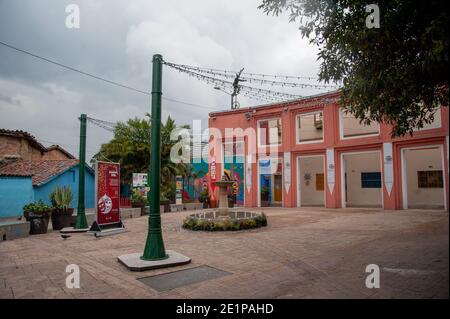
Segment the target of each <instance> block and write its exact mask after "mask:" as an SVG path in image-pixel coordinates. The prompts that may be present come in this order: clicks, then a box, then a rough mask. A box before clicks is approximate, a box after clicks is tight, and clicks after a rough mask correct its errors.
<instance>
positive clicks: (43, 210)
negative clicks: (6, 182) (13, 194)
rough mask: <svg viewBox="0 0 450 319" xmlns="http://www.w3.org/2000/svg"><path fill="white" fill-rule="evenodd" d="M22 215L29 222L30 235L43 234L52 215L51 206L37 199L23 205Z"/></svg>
mask: <svg viewBox="0 0 450 319" xmlns="http://www.w3.org/2000/svg"><path fill="white" fill-rule="evenodd" d="M23 215H24V217H25V219H26V220H27V221H29V222H30V235H36V234H45V233H46V232H47V228H48V222H49V220H50V216H51V215H52V207H51V206H49V205H46V204H45V203H44V202H43V201H42V200H39V201H37V202H33V203H29V204H27V205H25V206H24V207H23Z"/></svg>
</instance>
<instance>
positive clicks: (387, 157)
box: [383, 143, 394, 196]
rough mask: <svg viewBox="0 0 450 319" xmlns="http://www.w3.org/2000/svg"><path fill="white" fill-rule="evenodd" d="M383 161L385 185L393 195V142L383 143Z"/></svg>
mask: <svg viewBox="0 0 450 319" xmlns="http://www.w3.org/2000/svg"><path fill="white" fill-rule="evenodd" d="M383 163H384V168H383V171H384V186H385V187H386V190H387V192H388V194H389V196H391V191H392V186H393V185H394V161H393V157H392V143H383Z"/></svg>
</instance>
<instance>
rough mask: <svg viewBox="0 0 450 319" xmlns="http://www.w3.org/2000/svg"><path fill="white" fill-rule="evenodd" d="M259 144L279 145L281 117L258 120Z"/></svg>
mask: <svg viewBox="0 0 450 319" xmlns="http://www.w3.org/2000/svg"><path fill="white" fill-rule="evenodd" d="M258 144H259V146H270V145H281V119H279V118H277V119H270V120H260V121H258Z"/></svg>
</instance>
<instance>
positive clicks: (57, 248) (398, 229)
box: [0, 208, 449, 299]
mask: <svg viewBox="0 0 450 319" xmlns="http://www.w3.org/2000/svg"><path fill="white" fill-rule="evenodd" d="M253 210H254V211H261V210H264V211H265V212H266V214H267V216H268V223H269V226H268V227H264V228H260V229H254V230H247V231H239V232H193V231H188V230H184V229H182V228H181V224H182V220H183V218H184V217H185V216H186V215H187V214H189V212H180V213H165V214H163V216H162V225H163V235H164V241H165V247H166V249H170V250H175V251H177V252H179V253H182V254H184V255H186V256H189V257H191V258H192V262H191V263H190V264H187V265H184V266H179V267H175V268H166V269H159V270H150V271H145V272H131V271H129V270H128V269H126V268H125V267H124V266H123V265H122V264H120V263H119V262H118V261H117V256H119V255H123V254H129V253H133V252H142V251H143V248H144V243H145V239H146V235H147V220H148V219H147V216H143V217H139V218H135V219H128V220H125V224H126V227H127V228H128V229H129V232H126V233H121V234H117V235H114V236H109V237H102V238H95V237H93V236H89V235H85V234H73V235H72V237H70V238H68V239H66V240H64V239H62V238H61V237H60V234H59V233H58V232H52V231H49V233H48V234H44V235H35V236H30V237H27V238H22V239H16V240H11V241H3V242H0V298H108V299H111V298H448V297H449V291H448V290H449V282H448V274H449V265H448V254H449V214H448V213H447V212H440V211H428V210H407V211H401V210H399V211H382V210H376V209H356V208H354V209H324V208H295V209H280V208H268V209H253ZM68 264H77V265H78V266H79V268H80V272H81V273H80V282H81V287H80V288H79V289H76V288H75V289H69V288H66V276H67V275H68V274H67V273H66V272H65V270H66V266H67V265H68ZM368 264H376V265H378V266H379V267H380V272H381V273H380V288H379V289H376V288H374V289H368V288H366V286H365V280H366V276H367V275H368V273H366V272H365V270H366V266H367V265H368ZM198 266H209V267H214V268H217V269H220V270H222V271H224V272H227V273H229V274H227V275H225V276H221V277H219V278H214V279H210V280H207V281H202V282H200V283H194V284H190V285H186V286H182V287H178V288H174V289H172V290H169V291H164V292H158V291H156V290H154V289H152V288H150V287H149V286H147V285H146V284H144V283H143V282H142V281H140V280H137V279H138V278H142V277H147V276H152V275H156V274H161V273H169V272H173V271H177V270H180V269H187V268H192V267H198Z"/></svg>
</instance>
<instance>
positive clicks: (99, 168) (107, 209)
mask: <svg viewBox="0 0 450 319" xmlns="http://www.w3.org/2000/svg"><path fill="white" fill-rule="evenodd" d="M119 209H120V164H119V163H108V162H98V161H97V162H96V165H95V211H96V215H97V224H98V225H105V224H112V223H119V222H120V210H119Z"/></svg>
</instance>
